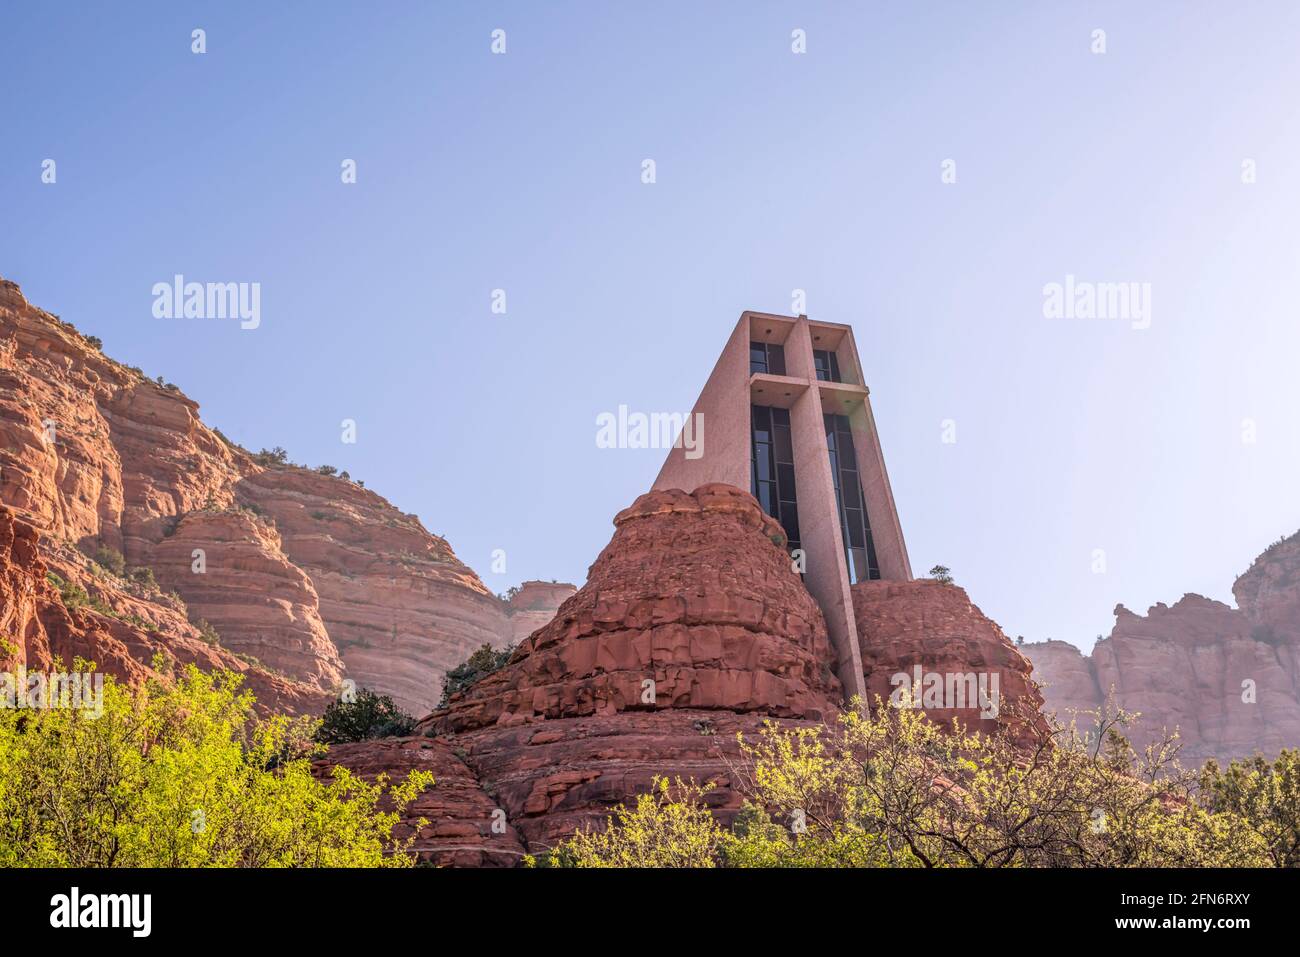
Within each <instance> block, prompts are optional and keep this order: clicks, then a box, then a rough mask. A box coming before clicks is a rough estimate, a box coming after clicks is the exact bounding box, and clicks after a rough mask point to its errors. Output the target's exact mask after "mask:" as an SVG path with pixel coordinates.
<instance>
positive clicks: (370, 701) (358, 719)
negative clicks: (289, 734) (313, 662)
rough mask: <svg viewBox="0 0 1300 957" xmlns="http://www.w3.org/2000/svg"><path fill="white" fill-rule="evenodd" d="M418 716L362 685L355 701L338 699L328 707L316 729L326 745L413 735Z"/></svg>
mask: <svg viewBox="0 0 1300 957" xmlns="http://www.w3.org/2000/svg"><path fill="white" fill-rule="evenodd" d="M413 730H415V719H414V718H412V717H411V716H410V715H409V714H406V713H405V712H404V711H402V710H401V709H400V708H398V707H397V705H395V704H394V703H393V699H392V698H390V697H389V696H388V695H379V694H375V692H373V691H371V690H369V689H368V688H362V689H361V690H360V691H359V692H357V695H356V699H355V700H353V701H335V702H333V703H332V704H330V706H329V707H328V708H326V709H325V717H324V719H323V720H322V721H321V726H320V728H319V730H317V732H316V740H317V741H320V742H322V743H324V744H346V743H348V742H351V741H365V740H367V739H368V738H391V737H400V736H402V735H407V734H410V733H411V732H412V731H413Z"/></svg>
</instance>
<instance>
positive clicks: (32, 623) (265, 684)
mask: <svg viewBox="0 0 1300 957" xmlns="http://www.w3.org/2000/svg"><path fill="white" fill-rule="evenodd" d="M43 554H44V549H43V547H42V539H41V536H40V533H39V532H38V531H37V530H36V529H35V528H33V527H32V526H31V525H29V524H27V523H26V522H23V521H21V520H20V519H18V518H16V517H15V516H14V514H13V513H12V512H11V511H10V510H9V509H8V508H5V507H3V506H0V634H3V636H4V639H5V644H4V645H3V646H0V670H4V671H12V670H14V669H17V668H20V667H22V668H26V669H27V670H28V671H44V672H51V671H68V670H72V669H73V668H74V667H75V666H76V661H77V659H78V658H81V659H84V660H87V661H93V662H95V664H96V666H97V668H98V670H99V671H100V672H102V673H104V674H107V675H113V676H114V677H116V678H118V679H120V680H122V681H125V682H127V683H134V682H139V681H143V680H144V679H146V678H148V677H149V676H151V675H153V674H154V670H153V667H152V666H153V663H154V661H155V658H156V657H157V656H159V655H162V656H164V660H170V661H174V662H176V663H178V664H181V665H185V664H194V665H197V666H198V667H199V668H201V669H203V670H204V671H213V670H217V669H221V670H225V671H234V672H239V673H241V674H243V676H244V680H245V683H246V685H247V687H249V688H250V689H252V691H253V692H254V694H255V695H256V696H257V702H258V706H259V708H260V710H261V711H262V712H263V713H269V712H272V711H289V712H310V711H318V710H321V709H323V708H324V706H325V703H326V699H325V697H324V696H322V695H321V694H320V693H319V691H318V690H317V689H315V688H313V687H311V686H310V685H307V684H305V683H303V682H299V681H294V680H292V679H290V678H287V677H285V676H283V675H278V674H275V673H272V672H270V671H268V670H267V669H265V668H263V667H260V666H258V665H255V664H252V663H250V662H247V661H244V660H242V659H240V658H237V657H235V656H234V655H233V654H232V653H231V652H230V651H228V650H226V649H225V648H222V647H219V646H216V645H213V644H211V643H209V642H208V641H206V640H205V639H204V637H203V636H202V634H201V633H200V632H199V630H198V629H197V628H196V627H195V626H194V625H192V624H190V622H188V621H187V620H186V619H185V616H184V615H183V614H182V613H181V612H180V611H178V610H177V609H176V608H175V607H173V605H172V604H171V603H170V602H169V600H168V599H166V597H165V596H162V595H160V594H156V593H151V592H149V591H147V590H145V589H141V588H139V587H137V586H135V585H134V584H132V583H129V582H124V581H121V580H118V579H115V578H112V577H107V576H103V575H102V574H100V575H95V574H91V573H89V572H88V570H87V566H88V564H89V563H88V562H86V560H85V559H84V557H82V556H81V555H80V553H78V552H76V551H75V549H71V548H65V549H62V550H60V549H52V550H51V554H50V555H49V561H48V562H47V560H46V558H45V557H43ZM47 572H54V573H55V574H56V575H58V576H59V578H60V579H62V580H63V581H65V582H68V583H70V584H72V585H75V586H78V587H80V588H83V589H84V590H85V592H86V594H87V596H88V597H89V598H92V599H94V600H95V601H96V602H97V603H98V604H99V606H100V608H101V609H102V610H96V609H95V608H91V607H88V606H87V605H82V606H81V607H75V608H69V607H67V606H66V605H65V603H64V601H63V599H62V597H61V595H60V592H59V590H58V589H57V588H56V587H55V586H54V584H52V583H51V581H50V580H49V579H48V578H47Z"/></svg>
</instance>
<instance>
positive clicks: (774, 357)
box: [767, 344, 785, 375]
mask: <svg viewBox="0 0 1300 957" xmlns="http://www.w3.org/2000/svg"><path fill="white" fill-rule="evenodd" d="M767 371H768V372H770V373H772V375H785V347H784V346H778V345H772V344H769V345H768V347H767Z"/></svg>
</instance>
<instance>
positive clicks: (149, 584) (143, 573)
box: [127, 566, 158, 592]
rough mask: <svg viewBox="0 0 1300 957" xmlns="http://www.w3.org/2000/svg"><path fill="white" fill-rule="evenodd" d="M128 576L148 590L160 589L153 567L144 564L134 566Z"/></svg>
mask: <svg viewBox="0 0 1300 957" xmlns="http://www.w3.org/2000/svg"><path fill="white" fill-rule="evenodd" d="M127 576H128V577H129V578H130V579H131V581H133V582H135V583H136V584H137V585H139V586H140V587H142V588H144V589H145V590H146V591H151V592H152V591H158V579H156V578H155V577H154V574H153V569H152V568H145V567H144V566H140V567H138V568H132V569H130V570H129V571H128V572H127Z"/></svg>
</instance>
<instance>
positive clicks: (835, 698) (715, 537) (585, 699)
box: [433, 485, 840, 732]
mask: <svg viewBox="0 0 1300 957" xmlns="http://www.w3.org/2000/svg"><path fill="white" fill-rule="evenodd" d="M614 525H615V528H616V531H615V533H614V537H613V539H612V540H611V541H610V543H609V545H607V546H606V547H605V550H604V551H603V552H601V554H600V557H598V558H597V559H596V562H595V564H593V565H592V566H591V570H590V572H589V573H588V578H587V584H586V585H585V586H583V588H581V589H580V590H579V591H578V592H577V594H575V595H574V596H573V597H572V598H570V599H569V600H568V601H566V602H565V603H564V604H563V605H561V606H560V610H559V612H557V613H556V615H555V618H554V619H553V620H552V621H551V623H550V624H548V625H546V626H545V627H544V628H542V629H540V630H538V631H537V632H535V633H534V634H533V635H532V636H531V637H530V638H528V639H527V640H526V641H525V642H524V643H523V644H521V645H520V647H519V648H518V650H517V651H516V652H515V654H514V657H513V658H512V659H511V662H510V664H509V666H507V667H506V668H504V669H502V670H501V671H499V672H497V673H495V674H493V675H490V676H488V677H487V678H485V679H483V680H482V681H481V682H479V683H478V684H477V685H475V686H474V687H473V688H471V689H470V690H469V691H468V692H466V693H462V694H459V695H456V696H454V697H453V698H452V700H451V704H450V707H449V708H448V710H447V711H446V712H445V713H441V714H439V715H438V716H437V717H436V719H434V721H433V725H434V726H436V727H437V729H438V730H439V731H442V732H451V731H463V730H470V729H473V728H480V727H485V726H489V725H514V724H524V723H528V722H534V721H542V720H546V719H549V718H571V717H583V716H586V715H595V714H600V715H613V714H617V713H619V712H622V711H628V710H658V709H662V708H666V707H671V708H696V709H720V710H731V711H739V712H759V713H762V714H767V715H772V716H781V717H811V718H817V717H820V716H823V715H827V716H829V715H831V714H833V713H835V711H836V710H837V708H838V703H839V699H840V689H839V682H838V681H837V680H836V679H835V677H834V676H833V675H832V674H831V671H830V668H829V666H828V664H827V662H829V661H831V660H833V656H832V653H831V650H830V644H829V639H828V638H827V633H826V625H825V622H824V620H823V618H822V614H821V610H820V609H819V608H818V607H817V605H816V603H815V602H814V601H813V599H812V597H811V596H810V595H809V594H808V592H807V590H806V589H805V588H804V586H803V583H802V582H801V581H800V580H799V578H798V576H797V575H795V574H794V573H793V572H792V571H791V570H790V567H789V566H790V563H789V560H788V559H787V558H786V557H785V553H784V552H783V551H782V550H781V548H780V547H778V546H777V545H775V544H773V542H772V537H773V536H780V526H778V525H777V524H776V522H775V521H773V520H772V519H771V518H769V517H768V516H767V515H765V514H764V513H763V511H762V509H761V508H760V507H759V505H758V503H757V502H756V501H755V500H754V498H753V497H752V496H750V495H748V494H747V493H745V492H741V491H740V490H739V489H735V488H732V487H730V486H726V485H705V486H702V487H701V488H699V489H697V490H696V491H695V492H694V493H690V494H688V493H686V492H682V491H678V490H672V491H660V492H651V493H648V494H646V495H643V496H641V497H640V498H639V499H637V501H636V502H635V503H634V504H633V505H632V506H631V507H630V508H627V509H624V510H623V511H622V512H620V513H619V514H618V516H617V517H616V518H615V519H614ZM648 682H653V686H651V685H649V684H647V683H648ZM650 691H652V692H653V697H652V700H646V695H647V694H648V693H649V692H650Z"/></svg>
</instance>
